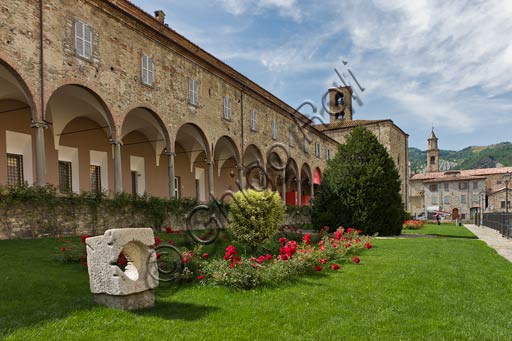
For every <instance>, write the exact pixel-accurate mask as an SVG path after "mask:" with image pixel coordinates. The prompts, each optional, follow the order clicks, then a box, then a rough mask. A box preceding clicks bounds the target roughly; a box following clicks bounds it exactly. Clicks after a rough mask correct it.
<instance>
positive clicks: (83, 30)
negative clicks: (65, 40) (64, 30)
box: [75, 20, 92, 59]
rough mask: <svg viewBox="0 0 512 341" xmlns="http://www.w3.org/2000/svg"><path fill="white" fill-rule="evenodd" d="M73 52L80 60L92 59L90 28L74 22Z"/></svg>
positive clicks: (79, 22)
mask: <svg viewBox="0 0 512 341" xmlns="http://www.w3.org/2000/svg"><path fill="white" fill-rule="evenodd" d="M75 52H76V54H77V55H79V56H80V57H82V58H86V59H92V27H91V26H89V25H87V24H85V23H83V22H81V21H78V20H77V21H75Z"/></svg>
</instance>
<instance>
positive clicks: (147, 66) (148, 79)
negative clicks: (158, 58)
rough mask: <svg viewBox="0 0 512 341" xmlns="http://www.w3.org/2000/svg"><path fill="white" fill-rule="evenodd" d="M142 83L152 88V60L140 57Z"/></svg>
mask: <svg viewBox="0 0 512 341" xmlns="http://www.w3.org/2000/svg"><path fill="white" fill-rule="evenodd" d="M142 83H144V84H146V85H149V86H153V59H152V58H150V57H148V56H146V55H144V54H143V55H142Z"/></svg>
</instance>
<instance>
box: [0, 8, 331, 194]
mask: <svg viewBox="0 0 512 341" xmlns="http://www.w3.org/2000/svg"><path fill="white" fill-rule="evenodd" d="M38 16H39V3H38V1H26V0H25V1H21V0H20V1H9V2H8V4H5V5H2V6H1V7H0V23H1V24H0V25H1V26H0V27H2V28H6V29H2V30H0V41H1V47H2V48H1V49H0V59H1V60H3V61H4V62H6V63H9V64H10V65H11V66H12V67H13V68H14V70H15V71H16V72H18V73H19V74H20V75H21V76H22V77H23V79H24V80H25V81H26V83H27V86H28V88H29V89H30V92H31V98H32V101H33V102H34V103H35V107H36V109H35V112H36V113H37V114H38V115H39V118H41V117H42V116H43V114H42V113H41V110H40V108H39V107H38V103H39V102H40V99H39V94H40V91H39V82H40V80H39V70H38V65H39V63H38V61H39V51H40V49H39V46H38V44H39V43H38V36H39V27H38V25H39V17H38ZM75 20H80V21H83V22H84V23H87V24H89V25H90V26H91V27H92V29H93V57H92V59H91V60H86V59H84V58H80V57H79V56H77V55H76V53H75V50H74V43H73V34H74V32H73V31H74V22H75ZM145 20H148V19H147V18H146V19H145ZM149 20H151V19H149ZM43 22H44V83H45V87H44V102H45V103H48V101H49V100H50V99H51V96H52V94H53V93H54V92H55V91H56V90H57V89H59V88H60V87H62V86H63V85H66V84H78V85H81V86H84V87H86V88H88V89H90V90H91V91H93V92H94V93H95V94H96V95H97V96H98V97H99V98H100V99H101V101H103V102H104V103H105V106H106V107H107V109H108V111H109V112H110V115H111V116H112V120H113V122H114V123H115V127H114V137H116V136H119V135H120V131H121V127H122V124H123V120H124V117H125V116H126V115H127V114H128V113H129V112H130V111H131V110H133V109H134V108H137V107H146V108H149V109H150V110H152V111H154V112H155V113H156V114H157V115H158V116H160V117H161V118H162V120H163V122H164V124H165V126H166V128H167V132H168V133H169V136H170V138H171V149H173V148H174V143H173V142H174V139H175V137H176V133H177V132H178V129H179V128H180V127H181V126H182V125H183V124H185V123H194V124H196V125H197V126H199V127H200V128H201V129H202V131H203V132H204V133H205V135H206V138H207V140H208V145H209V148H210V149H212V148H213V146H214V145H215V143H216V141H217V140H218V139H219V138H220V137H221V136H224V135H227V136H229V137H231V138H232V139H233V140H234V141H235V142H236V144H237V145H238V148H239V149H240V150H243V149H245V147H246V146H248V145H249V144H250V143H254V144H256V145H257V146H258V147H259V148H260V149H261V151H262V154H263V155H265V156H266V152H267V151H268V149H269V148H270V146H271V143H272V142H273V140H272V139H271V138H270V133H271V119H272V118H273V117H275V118H276V119H277V120H278V130H279V132H278V137H279V138H278V141H279V142H282V143H284V144H285V145H286V146H288V141H289V136H288V131H287V129H286V127H287V126H289V125H290V124H292V122H293V121H292V120H291V119H290V117H289V116H290V115H289V114H285V113H284V112H283V110H281V109H279V108H277V107H276V105H275V104H272V103H270V102H269V101H268V100H266V99H265V98H262V97H261V96H259V95H257V94H254V93H253V92H252V91H251V89H245V90H243V87H242V86H241V85H240V84H239V83H237V81H236V80H233V79H232V78H231V77H229V76H228V75H226V74H223V73H222V72H220V71H218V70H217V69H216V68H215V67H212V66H211V65H209V64H208V63H207V62H204V61H201V60H198V59H197V58H193V51H184V49H183V47H181V46H179V45H177V44H175V43H173V42H171V41H169V40H167V39H165V38H163V37H162V36H160V35H159V34H157V33H156V32H154V31H152V30H149V29H148V27H147V26H146V25H145V24H143V23H142V22H141V21H139V20H136V19H135V18H133V17H130V16H127V15H125V14H124V13H122V12H121V11H119V10H117V9H116V8H115V7H113V6H110V5H109V4H108V1H97V0H77V1H72V2H71V1H46V2H45V4H44V20H43ZM162 29H163V26H162ZM142 54H145V55H148V56H149V57H151V58H153V61H154V79H155V82H154V86H146V85H144V84H142V82H141V56H142ZM190 78H192V79H195V80H197V81H198V84H199V104H198V105H197V106H195V105H191V104H189V101H188V80H189V79H190ZM226 95H228V96H230V97H231V103H232V119H231V120H230V121H228V120H225V119H223V98H224V96H226ZM242 109H243V117H242ZM251 109H255V110H256V111H257V113H258V123H257V124H258V131H257V132H251V131H250V128H249V125H250V114H249V113H250V110H251ZM242 125H243V132H244V135H245V136H244V138H243V139H242ZM47 135H49V134H47ZM50 136H51V135H50ZM50 136H49V137H50ZM309 136H310V137H311V138H312V139H313V141H312V142H311V143H310V152H309V154H305V153H304V152H303V149H302V145H299V144H300V143H301V142H299V141H296V146H295V147H294V148H293V147H292V148H289V154H290V156H291V157H293V158H294V159H295V160H296V161H297V164H298V165H299V168H300V167H301V166H302V165H303V164H304V163H305V162H307V163H308V164H309V166H310V167H311V169H312V170H314V168H315V167H319V168H320V169H322V170H323V169H324V168H325V165H326V162H325V150H326V148H329V149H331V155H332V156H334V154H335V152H336V149H337V148H336V146H337V144H336V143H335V142H334V141H332V140H330V139H329V138H327V137H325V136H322V134H318V133H315V132H314V131H311V133H310V134H309ZM47 140H48V139H47ZM315 142H320V143H321V144H322V155H321V158H317V157H315V155H314V144H315ZM53 158H54V156H52V155H50V156H49V157H48V159H50V160H52V159H53ZM264 161H266V160H264ZM125 177H126V175H125ZM48 179H49V180H53V181H56V180H58V177H57V176H56V174H53V173H52V174H48ZM125 190H126V189H125Z"/></svg>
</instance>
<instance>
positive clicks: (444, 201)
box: [443, 195, 450, 205]
mask: <svg viewBox="0 0 512 341" xmlns="http://www.w3.org/2000/svg"><path fill="white" fill-rule="evenodd" d="M449 203H450V197H448V196H447V195H446V196H444V197H443V204H445V205H446V204H449Z"/></svg>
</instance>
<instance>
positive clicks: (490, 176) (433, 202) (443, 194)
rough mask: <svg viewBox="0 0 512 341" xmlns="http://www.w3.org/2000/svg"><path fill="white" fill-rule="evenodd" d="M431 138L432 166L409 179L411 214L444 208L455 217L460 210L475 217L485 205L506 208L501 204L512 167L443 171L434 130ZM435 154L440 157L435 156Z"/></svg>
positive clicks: (492, 209) (466, 217) (491, 209)
mask: <svg viewBox="0 0 512 341" xmlns="http://www.w3.org/2000/svg"><path fill="white" fill-rule="evenodd" d="M428 141H429V151H430V153H428V156H427V158H428V160H427V164H428V165H429V167H428V169H429V170H428V171H427V172H426V173H424V174H415V175H413V176H412V177H411V178H410V180H409V184H410V188H409V212H411V214H413V215H417V214H419V213H422V212H425V211H427V210H430V211H434V210H440V211H443V212H446V213H450V214H451V215H452V218H455V217H456V214H460V215H461V219H462V220H463V221H474V220H473V219H474V215H475V213H476V212H479V211H480V210H482V209H484V210H485V211H486V212H503V211H505V209H504V207H503V208H502V207H501V201H504V200H505V199H504V182H503V176H504V175H505V174H506V173H507V172H509V173H510V172H512V167H501V168H486V169H471V170H460V171H447V172H439V169H438V167H439V158H438V157H439V149H438V147H437V137H436V136H435V135H434V133H433V131H432V135H431V136H430V138H429V140H428ZM432 156H434V157H436V159H434V160H431V157H432ZM431 161H433V162H431ZM502 192H503V195H501V194H500V193H502ZM502 196H503V198H502Z"/></svg>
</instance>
